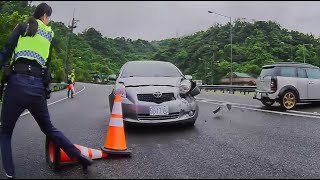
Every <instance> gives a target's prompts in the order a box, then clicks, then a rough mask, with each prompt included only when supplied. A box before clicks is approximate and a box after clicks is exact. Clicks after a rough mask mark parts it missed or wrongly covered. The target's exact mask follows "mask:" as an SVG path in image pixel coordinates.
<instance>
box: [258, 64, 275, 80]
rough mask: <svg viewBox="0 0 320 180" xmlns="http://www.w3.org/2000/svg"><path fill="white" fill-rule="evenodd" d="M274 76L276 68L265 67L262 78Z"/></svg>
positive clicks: (261, 74)
mask: <svg viewBox="0 0 320 180" xmlns="http://www.w3.org/2000/svg"><path fill="white" fill-rule="evenodd" d="M273 75H274V67H273V66H271V67H264V68H262V71H261V73H260V77H261V78H264V77H266V76H273Z"/></svg>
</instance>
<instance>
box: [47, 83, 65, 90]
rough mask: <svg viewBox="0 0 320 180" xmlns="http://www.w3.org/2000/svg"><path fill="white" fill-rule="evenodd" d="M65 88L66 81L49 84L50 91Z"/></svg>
mask: <svg viewBox="0 0 320 180" xmlns="http://www.w3.org/2000/svg"><path fill="white" fill-rule="evenodd" d="M65 88H67V84H66V83H51V84H50V89H51V91H52V92H54V91H60V90H63V89H65Z"/></svg>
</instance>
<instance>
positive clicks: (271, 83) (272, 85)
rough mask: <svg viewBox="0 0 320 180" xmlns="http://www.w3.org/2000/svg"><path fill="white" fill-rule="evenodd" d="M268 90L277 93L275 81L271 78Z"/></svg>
mask: <svg viewBox="0 0 320 180" xmlns="http://www.w3.org/2000/svg"><path fill="white" fill-rule="evenodd" d="M270 89H271V91H273V92H276V91H277V79H275V78H271V82H270Z"/></svg>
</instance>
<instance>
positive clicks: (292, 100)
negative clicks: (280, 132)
mask: <svg viewBox="0 0 320 180" xmlns="http://www.w3.org/2000/svg"><path fill="white" fill-rule="evenodd" d="M280 105H281V108H282V109H283V110H290V109H294V108H295V107H296V105H297V95H296V93H295V92H294V91H292V90H287V91H285V92H284V93H283V94H282V95H281V98H280Z"/></svg>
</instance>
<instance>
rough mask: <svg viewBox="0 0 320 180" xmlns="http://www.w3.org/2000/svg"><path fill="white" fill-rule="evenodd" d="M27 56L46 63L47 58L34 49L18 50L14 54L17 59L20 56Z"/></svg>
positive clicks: (43, 63)
mask: <svg viewBox="0 0 320 180" xmlns="http://www.w3.org/2000/svg"><path fill="white" fill-rule="evenodd" d="M26 56H27V57H32V58H34V59H37V60H39V62H40V64H41V65H43V66H44V65H45V64H46V62H45V60H44V59H43V58H42V57H41V56H40V55H39V54H38V53H36V52H33V51H28V50H25V51H19V52H17V53H16V54H15V55H14V59H15V60H16V59H17V58H18V57H26Z"/></svg>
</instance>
